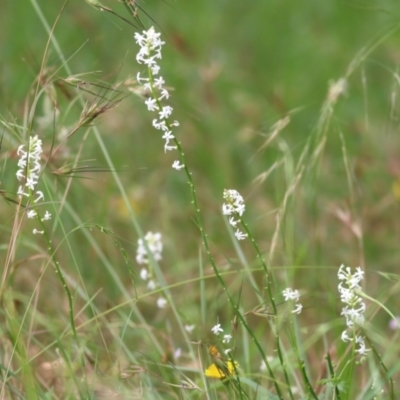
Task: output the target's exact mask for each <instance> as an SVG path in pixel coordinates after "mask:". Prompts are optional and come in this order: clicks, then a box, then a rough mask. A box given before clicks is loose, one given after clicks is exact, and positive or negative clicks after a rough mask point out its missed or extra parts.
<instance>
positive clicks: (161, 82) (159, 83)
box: [154, 76, 165, 90]
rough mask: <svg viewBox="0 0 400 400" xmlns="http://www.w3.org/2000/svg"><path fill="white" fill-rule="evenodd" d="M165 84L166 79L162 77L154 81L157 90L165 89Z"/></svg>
mask: <svg viewBox="0 0 400 400" xmlns="http://www.w3.org/2000/svg"><path fill="white" fill-rule="evenodd" d="M164 84H165V81H164V78H163V77H162V76H159V77H158V78H156V79H154V86H155V87H156V88H157V89H160V90H161V89H162V88H163V86H164Z"/></svg>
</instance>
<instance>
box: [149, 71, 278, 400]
mask: <svg viewBox="0 0 400 400" xmlns="http://www.w3.org/2000/svg"><path fill="white" fill-rule="evenodd" d="M148 77H149V83H150V87H151V92H152V95H153V97H154V99H156V102H157V107H158V109H159V111H161V110H162V106H161V102H160V100H159V98H158V95H157V92H156V90H155V89H154V86H153V82H154V80H153V74H152V71H151V69H150V68H148ZM164 121H165V125H166V126H167V128H168V129H169V130H171V131H172V127H171V125H170V123H169V121H168V119H164ZM173 141H174V144H175V145H176V147H177V150H178V152H179V154H180V158H181V159H180V162H181V163H182V164H183V165H184V170H185V173H186V177H187V179H188V185H189V189H190V194H191V197H192V204H193V207H194V210H195V214H196V222H197V226H198V228H199V230H200V234H201V238H202V242H203V246H204V248H205V250H206V253H207V257H208V260H209V262H210V264H211V266H212V269H213V271H214V273H215V276H216V277H217V279H218V282H219V283H220V285H221V286H222V288H223V290H224V292H225V293H226V296H227V298H228V301H229V303H230V305H231V306H232V308H233V309H234V311H235V314H236V315H237V316H238V318H239V320H240V321H241V322H242V324H243V326H244V327H245V328H246V330H247V332H248V333H249V335H250V336H251V338H252V339H253V341H254V343H255V345H256V347H257V349H258V350H259V352H260V354H261V356H262V358H263V360H264V362H265V365H266V366H267V369H268V373H269V375H270V377H271V379H272V381H273V384H274V386H275V390H276V393H277V395H278V397H279V398H280V399H282V400H283V396H282V393H281V390H280V387H279V385H278V383H277V380H276V379H275V376H274V373H273V371H272V369H271V367H270V365H269V363H268V360H267V357H266V356H265V353H264V351H263V349H262V347H261V345H260V343H259V342H258V340H257V338H256V337H255V335H254V333H253V332H252V330H251V329H250V327H249V326H248V325H247V323H246V320H245V318H244V317H243V315H242V314H241V313H240V310H239V308H238V306H237V305H236V303H235V301H234V299H233V298H232V296H231V295H230V294H229V292H228V287H227V286H226V283H225V281H224V280H223V278H222V276H221V275H220V273H219V271H218V267H217V265H216V264H215V261H214V258H213V256H212V254H211V251H210V246H209V244H208V238H207V234H206V233H205V231H204V228H203V222H202V218H201V213H200V208H199V205H198V201H197V196H196V189H195V185H194V182H193V178H192V173H191V172H190V171H189V168H188V166H187V163H186V158H185V153H184V152H183V149H182V146H181V143H180V142H179V141H178V140H177V139H176V137H175V135H174V139H173ZM275 315H276V307H275Z"/></svg>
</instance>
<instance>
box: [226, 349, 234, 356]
mask: <svg viewBox="0 0 400 400" xmlns="http://www.w3.org/2000/svg"><path fill="white" fill-rule="evenodd" d="M231 352H232V349H226V350H224V354H226V355H228V354H229V353H231Z"/></svg>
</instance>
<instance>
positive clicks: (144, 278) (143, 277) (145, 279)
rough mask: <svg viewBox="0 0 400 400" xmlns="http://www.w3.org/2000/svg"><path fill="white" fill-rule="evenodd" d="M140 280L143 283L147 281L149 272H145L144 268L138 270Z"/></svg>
mask: <svg viewBox="0 0 400 400" xmlns="http://www.w3.org/2000/svg"><path fill="white" fill-rule="evenodd" d="M140 278H141V279H142V280H143V281H147V279H148V278H149V271H147V269H146V268H142V269H141V270H140Z"/></svg>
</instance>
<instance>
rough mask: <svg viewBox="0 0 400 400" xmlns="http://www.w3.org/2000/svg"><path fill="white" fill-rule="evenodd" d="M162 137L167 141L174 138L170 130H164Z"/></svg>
mask: <svg viewBox="0 0 400 400" xmlns="http://www.w3.org/2000/svg"><path fill="white" fill-rule="evenodd" d="M162 138H163V139H164V140H165V141H166V142H167V144H168V142H169V141H170V140H172V139H174V138H175V136H174V135H173V134H172V131H164V135H163V136H162Z"/></svg>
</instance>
